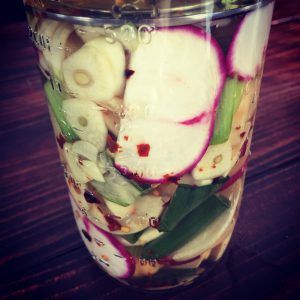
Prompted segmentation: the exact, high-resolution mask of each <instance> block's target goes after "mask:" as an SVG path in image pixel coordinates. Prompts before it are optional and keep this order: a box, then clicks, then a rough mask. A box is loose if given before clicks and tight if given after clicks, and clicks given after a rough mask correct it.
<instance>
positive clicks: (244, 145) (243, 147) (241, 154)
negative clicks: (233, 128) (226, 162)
mask: <svg viewBox="0 0 300 300" xmlns="http://www.w3.org/2000/svg"><path fill="white" fill-rule="evenodd" d="M247 147H248V139H247V140H246V141H245V142H244V143H243V146H242V148H241V150H240V158H242V157H243V156H244V155H245V154H246V150H247Z"/></svg>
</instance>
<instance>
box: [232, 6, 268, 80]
mask: <svg viewBox="0 0 300 300" xmlns="http://www.w3.org/2000/svg"><path fill="white" fill-rule="evenodd" d="M273 7H274V3H273V2H272V3H270V4H268V5H266V6H264V7H261V8H259V9H256V10H254V11H252V12H250V13H248V14H247V15H246V16H245V17H244V19H243V20H242V21H241V23H240V25H239V27H238V29H237V31H236V33H235V36H234V38H233V40H232V42H231V45H230V47H229V51H228V55H227V69H228V73H229V75H230V76H232V77H233V76H235V75H238V78H239V80H243V81H249V80H251V79H253V78H254V77H255V76H256V74H257V72H258V71H259V70H260V68H261V67H262V64H263V59H264V54H265V51H266V48H267V43H268V37H269V31H270V25H271V20H272V12H273Z"/></svg>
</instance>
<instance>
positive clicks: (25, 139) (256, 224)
mask: <svg viewBox="0 0 300 300" xmlns="http://www.w3.org/2000/svg"><path fill="white" fill-rule="evenodd" d="M299 15H300V11H299V2H298V1H296V0H295V1H284V0H283V1H278V3H277V7H276V11H275V14H274V21H273V24H274V25H273V26H272V31H271V36H270V43H269V49H268V51H267V60H266V66H265V75H264V79H263V84H262V90H261V99H260V103H259V109H258V115H257V120H256V126H255V134H254V141H253V146H252V159H251V162H250V166H249V169H248V173H247V184H246V189H245V193H244V200H243V205H242V208H241V212H240V217H239V221H238V223H237V226H236V229H235V232H234V235H233V238H232V241H231V244H230V246H229V249H228V251H227V257H226V259H224V260H223V261H222V262H221V263H220V264H219V265H217V266H216V268H215V269H214V270H213V271H212V272H211V273H210V275H209V276H208V277H207V278H206V279H204V280H203V281H200V282H197V283H196V284H194V285H193V286H191V287H189V288H188V289H186V290H184V291H177V292H171V293H165V294H155V295H153V294H144V293H139V292H135V291H131V290H128V289H126V288H124V287H121V286H119V285H117V284H116V283H115V282H113V281H112V280H110V279H109V278H107V277H106V276H105V275H104V274H103V273H102V272H101V271H100V270H99V269H98V268H97V267H96V265H95V264H94V263H93V261H92V259H90V257H89V255H88V253H87V251H86V250H85V248H84V246H83V243H82V242H81V240H80V238H79V234H78V233H77V229H76V227H75V222H74V220H73V216H72V213H71V209H70V204H69V201H68V197H67V191H66V187H65V184H64V179H63V175H62V170H61V167H60V165H59V161H58V155H57V152H56V148H55V147H56V145H55V141H54V139H53V134H52V129H51V125H50V122H49V117H48V112H47V107H46V104H45V101H44V98H43V92H42V89H41V86H40V79H39V73H38V71H37V68H36V67H35V64H34V62H35V57H34V52H33V50H32V47H31V44H30V42H29V41H28V40H27V33H26V29H25V23H14V24H10V25H6V26H2V27H1V28H0V41H1V55H0V75H1V78H0V99H1V107H0V125H1V130H0V138H1V140H0V143H1V150H0V158H1V165H0V168H1V194H0V197H1V202H0V225H1V226H0V240H1V247H0V268H1V269H0V278H1V288H0V298H1V299H7V298H8V299H47V298H49V299H82V298H85V299H125V298H126V299H183V298H187V297H188V298H189V299H300V269H299V268H300V217H299V216H300V182H299V177H300V171H299V170H300V159H299V157H300V104H299V103H300V96H299V95H300V59H299V57H300V22H299Z"/></svg>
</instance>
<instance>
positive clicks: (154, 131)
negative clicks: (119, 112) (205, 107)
mask: <svg viewBox="0 0 300 300" xmlns="http://www.w3.org/2000/svg"><path fill="white" fill-rule="evenodd" d="M211 119H212V117H208V118H207V120H205V121H203V122H201V123H196V124H193V125H189V126H188V125H182V124H174V123H169V122H157V121H150V120H135V121H131V120H128V119H123V120H122V121H121V128H120V133H119V135H118V141H117V142H118V145H119V146H120V148H119V151H118V152H117V154H116V158H115V163H116V165H117V167H118V168H119V169H120V170H121V172H124V173H126V172H129V173H132V174H135V175H137V176H138V177H140V178H142V179H143V180H145V181H149V182H163V181H165V180H166V179H167V178H168V177H169V176H180V175H183V174H184V173H187V172H188V171H189V170H190V169H192V168H193V167H194V166H195V165H196V163H197V162H198V161H199V160H200V158H201V157H202V155H203V154H204V152H205V150H206V147H207V146H208V143H209V138H210V136H211V131H212V128H211Z"/></svg>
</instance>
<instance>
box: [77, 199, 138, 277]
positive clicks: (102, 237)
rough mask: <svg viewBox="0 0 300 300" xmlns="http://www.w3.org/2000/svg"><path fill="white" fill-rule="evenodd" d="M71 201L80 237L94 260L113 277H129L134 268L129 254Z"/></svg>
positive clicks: (133, 261) (133, 262)
mask: <svg viewBox="0 0 300 300" xmlns="http://www.w3.org/2000/svg"><path fill="white" fill-rule="evenodd" d="M71 203H72V208H73V212H74V216H75V220H76V223H77V226H78V229H79V231H80V234H81V237H82V239H83V241H84V243H85V245H86V247H87V248H88V250H89V251H90V253H91V254H92V256H93V258H94V259H95V261H96V262H97V263H98V264H99V265H100V266H101V267H102V268H103V269H104V270H105V271H106V272H107V273H108V274H109V275H111V276H113V277H117V278H120V279H121V278H122V279H124V278H128V277H131V276H132V275H133V273H134V270H135V260H134V258H133V257H132V256H131V254H130V253H129V252H128V251H127V250H126V248H125V247H124V246H123V245H122V244H121V243H120V242H119V241H118V240H117V239H116V238H114V237H113V236H112V235H110V234H109V233H108V232H105V231H104V230H102V229H100V228H99V227H97V226H96V225H95V224H93V223H92V222H91V221H89V220H88V218H87V217H86V216H84V215H83V214H82V212H81V211H80V210H79V209H78V208H77V206H76V204H75V202H74V201H72V199H71Z"/></svg>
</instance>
